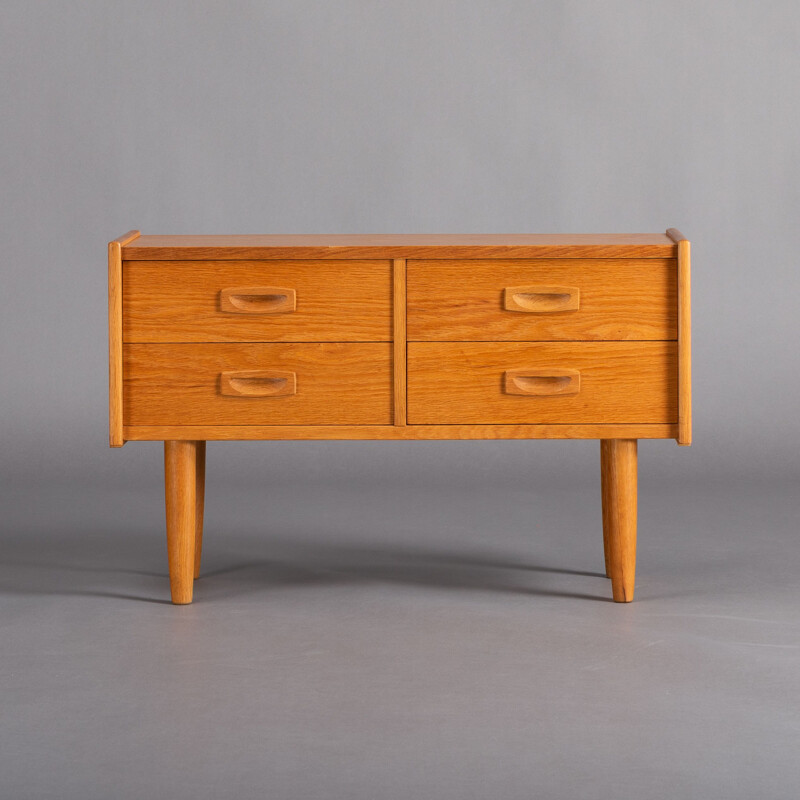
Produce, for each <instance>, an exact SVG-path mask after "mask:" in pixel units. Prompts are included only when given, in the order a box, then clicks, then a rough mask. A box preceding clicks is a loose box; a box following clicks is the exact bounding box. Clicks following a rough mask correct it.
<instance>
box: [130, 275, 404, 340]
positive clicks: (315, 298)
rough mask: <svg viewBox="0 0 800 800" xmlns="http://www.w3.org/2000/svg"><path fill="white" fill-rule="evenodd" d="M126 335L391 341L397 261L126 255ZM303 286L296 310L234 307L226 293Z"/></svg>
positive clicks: (139, 337)
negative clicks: (226, 303)
mask: <svg viewBox="0 0 800 800" xmlns="http://www.w3.org/2000/svg"><path fill="white" fill-rule="evenodd" d="M124 270H125V282H124V287H123V295H124V303H125V304H124V335H125V341H126V342H226V341H236V342H378V341H385V342H388V341H389V340H390V339H391V338H392V276H391V271H392V262H391V261H388V260H385V261H376V260H372V261H285V260H282V261H172V262H170V261H167V262H165V261H139V262H127V261H126V262H125V266H124ZM259 284H260V285H262V286H265V287H268V286H274V287H282V289H279V290H278V291H284V292H287V291H289V290H291V291H294V292H295V293H296V300H295V310H294V311H292V312H290V313H280V314H263V313H255V312H254V313H230V310H229V309H228V310H223V309H222V308H221V306H220V302H221V300H220V296H221V293H223V292H225V291H229V290H230V289H232V288H233V289H235V288H236V287H240V288H245V287H247V286H251V287H255V286H257V285H259Z"/></svg>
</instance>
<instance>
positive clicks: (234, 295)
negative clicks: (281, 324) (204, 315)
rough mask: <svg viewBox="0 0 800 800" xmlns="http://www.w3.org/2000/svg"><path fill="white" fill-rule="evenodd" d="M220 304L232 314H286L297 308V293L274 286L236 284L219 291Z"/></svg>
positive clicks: (223, 309) (222, 308) (221, 307)
mask: <svg viewBox="0 0 800 800" xmlns="http://www.w3.org/2000/svg"><path fill="white" fill-rule="evenodd" d="M219 306H220V309H221V310H222V311H228V312H230V313H232V314H285V313H286V312H288V311H295V310H296V308H297V294H296V292H295V290H294V289H278V288H276V287H274V286H235V287H232V288H230V289H223V290H222V291H221V292H220V293H219Z"/></svg>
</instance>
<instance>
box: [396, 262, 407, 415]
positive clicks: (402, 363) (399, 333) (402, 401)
mask: <svg viewBox="0 0 800 800" xmlns="http://www.w3.org/2000/svg"><path fill="white" fill-rule="evenodd" d="M392 309H393V317H392V319H393V324H392V374H393V381H392V382H393V408H394V424H395V426H396V427H405V425H406V381H407V375H406V369H407V366H406V353H407V349H408V348H407V346H406V338H407V336H406V260H405V259H404V258H395V259H393V260H392Z"/></svg>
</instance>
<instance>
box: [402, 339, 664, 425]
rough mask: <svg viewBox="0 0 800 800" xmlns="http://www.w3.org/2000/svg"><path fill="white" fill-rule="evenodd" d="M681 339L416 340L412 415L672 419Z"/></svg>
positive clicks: (503, 419)
mask: <svg viewBox="0 0 800 800" xmlns="http://www.w3.org/2000/svg"><path fill="white" fill-rule="evenodd" d="M677 378H678V371H677V344H676V343H675V342H578V343H573V342H569V343H566V342H558V343H556V342H553V343H550V342H547V343H527V342H526V343H516V342H494V343H485V342H458V343H456V342H411V343H409V345H408V423H409V424H410V425H437V424H448V425H450V424H468V423H474V424H540V423H555V424H557V423H584V424H600V423H671V422H675V421H676V420H677V418H678V405H677Z"/></svg>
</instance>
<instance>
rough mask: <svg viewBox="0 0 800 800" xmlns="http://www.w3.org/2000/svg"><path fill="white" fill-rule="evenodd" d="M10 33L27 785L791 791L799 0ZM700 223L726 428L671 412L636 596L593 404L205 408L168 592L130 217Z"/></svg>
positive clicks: (6, 506) (2, 578)
mask: <svg viewBox="0 0 800 800" xmlns="http://www.w3.org/2000/svg"><path fill="white" fill-rule="evenodd" d="M0 36H1V37H2V38H0V63H2V75H3V79H2V84H1V85H0V92H2V95H1V96H0V108H2V139H1V140H0V164H1V165H2V176H3V189H4V198H5V202H4V203H3V224H2V231H0V236H2V251H1V252H2V298H3V313H2V315H0V326H2V331H1V335H0V358H1V359H2V360H1V361H0V368H2V372H0V374H2V379H1V380H0V409H2V410H1V411H0V425H2V430H1V432H0V435H1V437H2V438H1V439H0V441H2V459H0V470H2V516H3V522H2V532H1V534H0V546H1V547H2V567H0V570H1V571H0V593H1V594H0V597H1V599H2V606H0V613H1V614H2V617H1V618H0V626H1V627H2V649H1V650H0V796H2V797H14V798H23V797H36V798H39V797H58V798H69V797H76V798H77V797H80V798H84V800H86V799H87V798H94V797H97V798H103V797H110V796H114V797H120V798H123V797H145V796H159V795H160V796H169V797H172V798H182V797H189V796H191V797H193V798H203V797H220V796H229V797H237V798H238V797H243V798H244V797H264V796H270V797H277V798H283V797H286V798H293V797H302V798H316V797H320V798H322V797H326V798H327V797H353V798H361V797H364V798H368V797H369V798H395V797H398V798H400V797H403V798H407V797H410V796H419V797H427V798H432V799H436V800H438V798H450V797H453V798H468V797H475V798H484V797H493V798H498V800H500V799H502V798H524V797H531V796H537V797H544V798H547V797H553V798H560V797H565V798H594V797H606V796H609V795H612V796H615V797H618V798H627V797H663V796H672V797H703V798H710V797H717V796H718V797H725V798H736V797H742V798H751V797H753V796H756V794H757V796H759V797H764V798H771V797H776V798H777V797H787V798H788V797H795V796H796V795H797V791H798V786H799V785H800V783H799V782H800V769H798V767H797V765H796V763H795V759H796V754H797V752H798V746H799V745H800V742H799V741H798V740H799V739H800V714H798V688H800V687H799V686H798V683H800V681H799V680H798V675H799V674H800V673H799V672H798V668H799V667H800V664H799V663H798V651H799V650H800V637H798V633H800V626H799V625H798V621H797V616H796V613H797V608H798V605H797V604H798V600H800V597H799V596H798V595H799V594H800V593H798V591H797V588H796V575H797V574H798V569H800V554H799V553H798V547H797V543H796V534H797V519H798V516H797V513H798V507H797V501H796V499H795V494H796V489H797V486H798V477H800V476H798V458H797V440H798V433H800V421H799V417H798V414H797V413H796V412H797V405H798V402H797V398H798V389H800V378H799V377H798V376H799V375H800V359H799V358H798V347H797V309H796V306H797V302H796V295H797V291H798V288H800V284H798V280H797V277H796V258H797V254H798V252H800V226H798V218H799V217H800V193H799V192H798V186H800V160H798V133H797V131H798V123H799V122H800V111H798V109H800V103H799V102H798V101H799V100H800V98H799V97H798V91H797V89H798V85H800V55H799V53H800V7H798V6H797V4H796V3H794V2H764V3H752V2H722V1H721V0H709V1H708V2H703V3H690V2H674V1H673V2H661V1H657V2H648V3H638V2H632V0H607V1H606V2H603V3H590V2H530V0H528V1H527V2H504V1H501V2H476V1H475V0H470V1H469V2H466V1H465V2H438V0H425V2H422V1H421V0H405V2H403V3H399V2H398V3H385V2H357V1H356V0H347V1H343V2H307V0H292V2H288V1H287V2H226V3H224V4H223V3H209V2H141V1H140V2H136V3H134V2H130V3H127V2H50V3H42V2H32V1H31V0H27V1H26V2H9V1H8V0H7V1H6V2H4V3H3V13H2V33H1V34H0ZM669 226H676V227H678V228H680V229H681V230H682V231H683V232H684V233H685V234H686V235H687V236H689V238H690V239H691V240H692V243H693V268H694V269H693V273H694V274H693V306H694V318H693V323H694V342H695V343H694V398H695V405H694V412H695V441H696V444H695V445H694V446H693V447H692V448H690V449H685V448H678V447H677V446H675V445H674V444H673V443H670V442H644V443H642V445H641V448H640V465H641V473H640V474H641V478H640V480H641V499H640V526H641V527H640V561H639V574H638V576H637V577H638V581H637V602H636V603H634V604H633V605H632V606H626V607H620V606H616V605H613V604H611V603H607V602H604V601H605V598H607V597H608V595H609V594H610V587H609V586H608V584H607V582H606V581H605V579H604V578H602V577H600V576H599V574H598V573H599V571H600V568H601V565H602V548H601V536H600V530H599V511H598V504H599V497H598V487H597V483H598V479H597V466H598V465H597V462H598V453H597V450H598V447H597V444H596V443H594V442H563V443H559V442H531V443H529V442H482V443H473V442H455V443H383V444H382V443H364V444H353V443H282V442H278V443H250V444H246V443H230V444H216V445H212V446H210V447H209V493H208V516H207V539H206V541H207V545H206V554H205V561H204V573H205V574H204V577H203V579H201V581H200V582H199V583H198V585H197V588H196V598H197V602H196V603H195V605H193V606H192V607H190V608H186V609H174V608H172V607H171V606H168V605H164V604H163V603H162V602H161V601H163V600H164V599H165V598H166V597H167V584H166V578H165V572H166V559H165V553H164V545H163V521H162V515H163V507H162V504H163V500H162V489H161V450H160V445H158V444H157V443H132V444H129V445H127V446H126V447H125V449H124V450H123V451H116V450H115V451H111V450H109V449H108V448H107V446H106V442H107V422H106V421H107V372H106V363H107V362H106V348H107V342H106V272H105V270H106V262H105V257H106V256H105V243H106V242H107V241H108V240H109V239H111V238H114V237H115V236H118V235H120V234H122V233H123V232H125V231H126V230H128V229H130V228H133V227H136V228H139V229H140V230H141V231H142V232H144V233H304V232H308V233H324V232H337V233H341V232H353V233H358V232H387V233H389V232H397V233H403V232H453V233H456V232H593V231H596V232H634V231H661V230H663V229H665V228H666V227H669ZM206 601H207V602H206Z"/></svg>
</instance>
